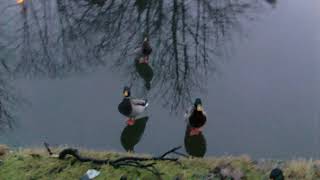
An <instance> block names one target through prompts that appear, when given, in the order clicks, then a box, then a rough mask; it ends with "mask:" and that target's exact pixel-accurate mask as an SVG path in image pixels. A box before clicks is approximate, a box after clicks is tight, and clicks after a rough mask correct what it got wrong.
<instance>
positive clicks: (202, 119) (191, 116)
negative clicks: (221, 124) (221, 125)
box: [185, 98, 207, 135]
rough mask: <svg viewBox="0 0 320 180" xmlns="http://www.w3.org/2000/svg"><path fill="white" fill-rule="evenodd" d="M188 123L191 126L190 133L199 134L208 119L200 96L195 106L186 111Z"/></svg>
mask: <svg viewBox="0 0 320 180" xmlns="http://www.w3.org/2000/svg"><path fill="white" fill-rule="evenodd" d="M185 116H186V118H187V121H188V125H189V126H190V127H191V130H190V135H197V134H199V133H200V132H201V131H202V129H201V128H202V127H203V126H204V124H205V123H206V121H207V115H206V112H205V111H204V109H203V107H202V102H201V99H200V98H197V99H196V100H195V102H194V104H193V106H192V107H191V108H190V109H189V110H188V111H187V112H186V115H185Z"/></svg>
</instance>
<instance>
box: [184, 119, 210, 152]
mask: <svg viewBox="0 0 320 180" xmlns="http://www.w3.org/2000/svg"><path fill="white" fill-rule="evenodd" d="M191 130H192V127H190V126H189V125H188V126H187V128H186V133H185V136H184V147H185V149H186V152H187V153H188V154H189V155H190V156H194V157H203V156H204V155H205V154H206V152H207V142H206V138H205V136H204V135H203V133H202V132H200V133H198V134H197V135H192V136H191V135H190V131H191Z"/></svg>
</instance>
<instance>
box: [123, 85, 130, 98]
mask: <svg viewBox="0 0 320 180" xmlns="http://www.w3.org/2000/svg"><path fill="white" fill-rule="evenodd" d="M123 96H124V97H130V88H129V87H127V86H126V87H124V88H123Z"/></svg>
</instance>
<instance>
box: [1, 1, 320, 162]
mask: <svg viewBox="0 0 320 180" xmlns="http://www.w3.org/2000/svg"><path fill="white" fill-rule="evenodd" d="M14 3H15V1H13V0H10V1H9V0H3V1H1V4H0V9H2V10H1V16H0V23H1V25H0V60H1V64H0V73H1V76H0V82H1V83H0V95H1V97H0V103H1V109H0V110H1V114H0V115H1V116H0V118H1V122H2V123H1V124H2V127H3V128H2V129H3V130H2V132H3V133H2V136H1V139H0V143H8V144H11V145H14V146H17V147H19V146H41V144H42V142H44V141H47V142H48V143H49V144H52V145H61V144H68V145H74V146H82V147H87V148H91V149H107V150H117V151H125V150H132V149H134V151H136V152H141V153H155V154H156V153H160V152H164V151H166V150H168V149H169V148H172V147H175V146H177V145H183V146H184V148H185V149H186V151H187V152H188V153H195V154H204V153H205V155H206V156H210V155H223V154H234V155H238V154H249V155H251V156H253V157H268V158H269V157H270V158H291V157H295V156H303V157H319V153H318V152H319V148H320V144H319V143H320V142H319V135H320V134H319V127H320V122H319V121H320V117H319V113H320V112H319V89H320V88H319V83H320V81H319V80H320V79H319V75H320V74H319V70H318V68H319V62H318V61H319V58H320V53H319V47H320V45H319V44H320V33H319V32H320V31H319V30H320V20H319V18H320V13H319V12H320V11H319V7H320V3H319V2H318V1H317V0H305V1H301V0H290V1H280V0H278V1H277V0H273V1H272V0H242V1H235V0H228V1H220V0H213V1H206V0H194V1H191V0H190V1H182V0H172V1H169V0H168V1H167V0H158V1H154V0H153V1H146V0H124V1H113V0H111V1H106V2H104V1H103V0H101V1H99V0H95V1H94V0H91V1H90V0H81V1H76V0H74V1H73V0H50V1H49V0H47V1H40V0H33V1H30V0H29V1H27V0H25V5H24V6H23V5H16V4H14ZM144 36H148V37H149V38H150V43H151V46H152V47H153V52H152V54H151V56H150V66H151V67H152V69H153V74H154V76H153V78H152V81H151V89H150V90H148V89H147V88H146V85H145V84H146V82H145V80H144V79H143V78H141V76H140V75H139V73H138V72H137V69H136V68H135V66H134V58H135V54H134V50H135V49H136V48H137V47H139V46H140V45H141V42H142V40H143V38H144ZM148 78H149V80H150V77H145V79H148ZM149 80H147V81H149ZM125 85H128V86H130V87H132V95H133V96H136V97H143V98H148V100H149V101H150V106H149V109H148V111H147V112H146V113H145V114H144V116H145V118H142V119H140V120H141V121H139V123H137V124H136V126H134V127H126V124H125V119H126V118H125V117H123V116H122V115H121V114H120V113H119V112H118V110H117V106H118V104H119V102H120V101H121V99H122V89H123V87H124V86H125ZM196 97H201V98H202V101H203V105H204V108H205V110H206V112H207V114H208V121H207V123H206V125H205V127H204V130H203V134H201V136H199V137H193V138H190V137H188V136H186V137H185V134H186V123H185V121H184V118H183V114H184V111H185V109H186V108H187V107H188V106H189V105H191V104H192V103H193V101H194V99H195V98H196ZM10 126H12V128H11V129H12V130H8V129H9V127H10Z"/></svg>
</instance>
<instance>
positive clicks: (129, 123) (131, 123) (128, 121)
mask: <svg viewBox="0 0 320 180" xmlns="http://www.w3.org/2000/svg"><path fill="white" fill-rule="evenodd" d="M135 122H136V121H135V120H134V119H133V118H129V119H128V120H127V125H128V126H133V125H134V123H135Z"/></svg>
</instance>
